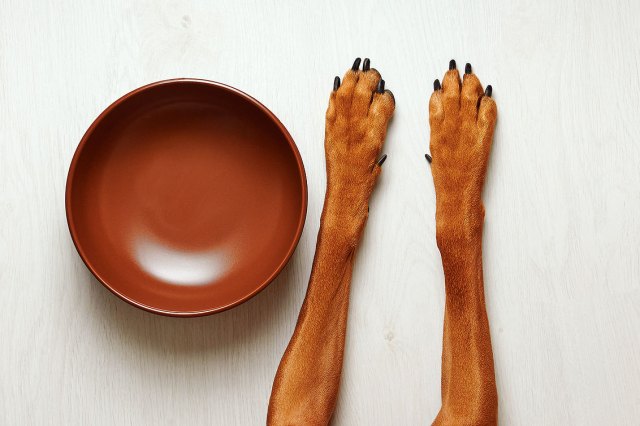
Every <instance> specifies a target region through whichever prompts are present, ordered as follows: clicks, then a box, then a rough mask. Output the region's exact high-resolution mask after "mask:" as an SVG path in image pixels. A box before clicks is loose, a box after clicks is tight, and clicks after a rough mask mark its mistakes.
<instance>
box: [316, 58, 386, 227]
mask: <svg viewBox="0 0 640 426" xmlns="http://www.w3.org/2000/svg"><path fill="white" fill-rule="evenodd" d="M394 109H395V99H394V96H393V93H391V91H390V90H386V89H385V81H384V80H383V79H382V77H381V75H380V73H379V72H378V71H377V70H376V69H374V68H371V62H370V60H369V59H368V58H367V59H365V60H364V61H363V62H362V69H360V58H357V59H356V60H355V62H354V64H353V66H352V67H351V69H349V70H348V71H347V72H346V74H345V75H344V77H343V78H342V81H341V80H340V78H339V77H336V78H335V79H334V84H333V91H332V92H331V96H330V98H329V107H328V109H327V114H326V130H325V152H326V161H327V199H328V200H330V201H331V202H332V203H333V204H336V205H339V207H338V208H337V209H336V210H339V212H338V211H336V212H335V213H336V214H337V215H339V216H341V217H342V219H344V220H347V221H349V220H352V219H358V218H363V219H366V215H367V211H368V204H369V197H370V195H371V192H372V191H373V187H374V185H375V182H376V178H377V177H378V175H379V174H380V170H381V166H382V163H383V162H384V161H385V159H386V155H383V156H380V153H381V149H382V144H383V142H384V139H385V136H386V133H387V126H388V124H389V120H390V119H391V116H392V115H393V112H394ZM355 222H356V223H359V221H358V220H355Z"/></svg>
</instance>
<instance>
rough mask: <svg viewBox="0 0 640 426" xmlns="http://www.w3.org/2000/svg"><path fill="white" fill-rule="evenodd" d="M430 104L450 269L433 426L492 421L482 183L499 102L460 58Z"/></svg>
mask: <svg viewBox="0 0 640 426" xmlns="http://www.w3.org/2000/svg"><path fill="white" fill-rule="evenodd" d="M450 68H453V69H450V70H449V71H448V72H447V73H446V74H445V77H444V79H443V82H442V87H441V88H440V87H439V83H438V82H436V84H434V86H435V89H436V90H434V92H433V94H432V95H431V99H430V102H429V123H430V126H431V144H430V150H431V154H432V155H433V160H432V163H431V172H432V174H433V182H434V185H435V190H436V241H437V244H438V248H439V249H440V254H441V257H442V266H443V268H444V275H445V294H446V301H445V315H444V338H443V347H442V407H441V409H440V412H439V413H438V416H437V417H436V419H435V421H434V423H433V424H434V425H495V424H497V416H498V395H497V391H496V382H495V377H494V367H493V353H492V350H491V337H490V333H489V321H488V319H487V311H486V308H485V300H484V284H483V278H482V226H483V221H484V206H483V204H482V199H481V195H482V188H483V186H484V181H485V175H486V171H487V161H488V159H489V153H490V151H491V144H492V139H493V131H494V128H495V123H496V119H497V109H496V103H495V101H494V100H493V99H492V98H491V97H490V90H491V89H490V88H488V92H487V94H488V95H489V96H485V92H484V91H483V90H482V85H481V84H480V81H479V80H478V78H477V77H476V75H475V74H473V73H472V72H471V66H470V65H468V64H467V67H466V71H468V72H465V74H464V77H463V80H462V82H461V81H460V75H459V73H458V70H457V69H455V62H454V61H452V63H451V65H450Z"/></svg>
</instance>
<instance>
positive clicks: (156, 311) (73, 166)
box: [65, 78, 308, 318]
mask: <svg viewBox="0 0 640 426" xmlns="http://www.w3.org/2000/svg"><path fill="white" fill-rule="evenodd" d="M184 83H192V84H201V85H203V86H209V87H215V88H218V89H222V90H224V91H226V92H228V93H230V94H232V95H234V96H239V97H240V98H242V99H243V100H245V101H248V102H250V103H251V104H253V105H254V106H256V107H258V109H260V110H261V111H262V113H264V114H265V115H266V116H267V118H269V119H270V120H271V121H272V122H273V123H274V124H275V125H276V126H277V127H278V129H279V131H280V132H281V133H282V135H283V136H284V138H285V140H286V141H287V143H288V144H289V148H290V149H291V152H292V153H293V155H294V158H295V160H296V164H297V167H298V172H299V175H300V184H301V188H302V194H301V195H302V209H301V211H300V217H299V218H298V226H297V228H296V234H295V237H294V238H293V240H292V241H291V244H290V245H289V248H288V250H287V253H286V255H285V256H284V258H283V259H282V261H281V262H280V264H279V265H278V267H277V268H276V269H275V270H274V271H273V272H272V273H271V275H269V276H268V277H267V278H266V279H265V280H264V281H263V282H262V283H260V285H258V286H257V287H256V288H255V289H253V290H252V291H251V292H249V293H248V294H246V295H244V296H242V297H241V298H239V299H238V300H236V301H234V302H231V303H229V304H227V305H224V306H219V307H214V308H206V309H202V310H197V311H176V310H166V309H162V308H157V307H154V306H149V305H146V304H144V303H142V302H139V301H136V300H134V299H132V298H130V297H129V296H127V295H126V294H124V293H122V292H120V291H118V290H116V289H115V288H114V287H113V286H112V285H110V284H109V283H108V282H107V280H106V279H104V278H103V277H102V276H101V275H100V274H99V273H98V271H96V269H95V268H94V267H93V265H92V264H91V261H90V260H89V258H88V256H87V254H86V252H85V250H84V248H83V247H82V244H81V243H80V241H79V239H78V235H77V230H76V225H75V222H74V219H73V210H72V208H71V193H72V189H73V181H74V177H75V174H76V170H77V165H78V161H79V158H80V154H81V153H82V151H83V150H84V147H85V146H86V144H87V143H88V141H89V140H90V139H91V136H92V135H93V133H94V131H95V129H96V128H97V127H98V125H99V124H100V123H101V122H102V121H103V120H104V119H105V117H107V116H108V115H109V114H110V113H111V112H112V111H113V110H115V109H116V108H118V107H119V106H120V105H121V104H122V103H123V102H124V101H126V100H127V99H129V98H131V97H133V96H136V95H139V94H141V93H142V92H145V91H148V90H151V89H154V88H157V87H159V86H166V85H174V84H184ZM307 205H308V188H307V175H306V173H305V168H304V164H303V162H302V157H301V156H300V152H299V151H298V147H297V146H296V144H295V142H294V140H293V138H292V137H291V134H289V131H288V130H287V129H286V127H285V126H284V125H283V124H282V122H281V121H280V120H279V119H278V117H276V116H275V114H274V113H273V112H271V111H270V110H269V109H268V108H267V107H266V106H264V105H263V104H262V103H261V102H260V101H258V100H257V99H255V98H254V97H252V96H250V95H248V94H247V93H245V92H243V91H241V90H239V89H236V88H235V87H232V86H229V85H227V84H224V83H220V82H217V81H212V80H206V79H199V78H173V79H168V80H160V81H156V82H153V83H149V84H146V85H144V86H141V87H138V88H137V89H134V90H132V91H130V92H128V93H126V94H125V95H123V96H121V97H120V98H118V99H117V100H116V101H114V102H113V103H111V104H110V105H109V106H108V107H107V108H106V109H105V110H104V111H102V113H100V115H98V117H97V118H96V119H95V120H94V121H93V123H91V125H90V126H89V128H88V129H87V130H86V132H85V133H84V135H83V136H82V139H81V140H80V143H79V144H78V146H77V147H76V150H75V153H74V154H73V158H72V160H71V164H70V165H69V171H68V174H67V182H66V187H65V212H66V217H67V226H68V228H69V233H70V234H71V239H72V240H73V245H74V246H75V248H76V250H77V252H78V254H79V255H80V258H81V259H82V261H83V262H84V264H85V266H86V267H87V269H89V271H90V272H91V273H92V274H93V276H94V277H95V278H96V279H97V280H98V281H99V282H100V283H101V284H102V285H103V286H104V287H106V288H107V289H108V290H109V291H111V292H112V293H113V294H115V295H116V296H118V297H119V298H120V299H122V300H124V301H125V302H127V303H129V304H131V305H133V306H135V307H137V308H140V309H143V310H145V311H147V312H151V313H154V314H160V315H164V316H170V317H183V318H187V317H199V316H205V315H211V314H215V313H219V312H223V311H226V310H228V309H231V308H233V307H235V306H238V305H240V304H242V303H244V302H246V301H247V300H249V299H251V298H252V297H254V296H255V295H256V294H258V293H260V292H261V291H262V290H264V289H265V288H266V287H267V286H268V285H269V284H270V283H271V282H272V281H273V280H274V279H275V278H276V277H277V276H278V275H279V274H280V272H282V270H283V269H284V267H285V266H286V265H287V263H288V262H289V260H290V259H291V256H292V255H293V253H294V251H295V249H296V247H297V246H298V243H299V241H300V237H301V236H302V231H303V229H304V224H305V221H306V217H307Z"/></svg>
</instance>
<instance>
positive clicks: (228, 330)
mask: <svg viewBox="0 0 640 426" xmlns="http://www.w3.org/2000/svg"><path fill="white" fill-rule="evenodd" d="M301 243H302V241H301ZM299 251H300V250H299V248H298V249H297V250H296V251H295V252H294V253H293V255H292V256H291V258H290V260H289V262H288V263H287V265H286V266H285V268H284V269H283V270H282V272H281V273H280V274H279V275H278V277H277V278H276V279H275V280H274V281H273V282H271V284H269V285H268V286H267V287H266V288H265V289H264V290H262V291H261V292H260V293H258V294H257V295H255V296H254V297H253V298H251V299H250V300H248V301H246V302H244V303H242V304H241V305H238V306H236V307H234V308H232V309H229V310H227V311H224V312H220V313H217V314H213V315H209V316H204V317H196V318H175V317H166V316H162V315H157V314H153V313H150V312H146V311H143V310H141V309H139V308H136V307H134V306H132V305H130V304H128V303H126V302H125V301H123V300H121V299H120V298H118V297H116V296H115V295H114V294H112V293H111V292H110V291H109V290H107V289H106V288H105V287H104V286H103V285H102V284H101V283H100V282H99V281H98V280H97V279H96V278H95V277H94V276H93V275H92V274H91V272H90V271H89V270H87V269H86V268H84V265H82V270H83V273H84V274H85V277H86V279H84V280H83V279H80V280H78V285H83V286H87V287H88V290H87V289H85V291H86V292H88V293H89V297H88V301H87V300H86V299H85V302H86V305H85V308H86V309H87V311H88V312H86V315H88V316H92V317H93V318H94V319H95V321H94V322H95V323H96V326H97V327H99V330H97V331H96V332H99V333H107V334H109V338H110V339H111V340H113V339H117V338H119V339H122V340H123V343H124V345H123V346H124V348H135V349H136V351H143V352H150V353H156V354H157V355H159V356H164V355H166V354H176V355H177V354H180V355H183V356H187V357H188V356H194V357H195V356H201V355H202V354H204V353H207V354H208V355H207V357H209V356H211V355H212V353H217V352H220V353H231V352H232V351H233V349H234V348H237V347H238V346H246V345H251V344H254V343H256V345H257V346H259V347H262V348H263V347H265V345H266V344H268V342H269V341H271V342H273V341H274V339H276V341H277V340H280V339H278V336H279V335H280V337H282V336H281V334H282V330H285V329H287V328H290V329H291V331H292V330H293V327H294V325H295V315H296V313H297V310H298V309H299V307H296V308H295V309H294V308H293V307H292V305H294V304H296V293H297V292H296V291H295V288H291V286H297V285H301V286H302V285H306V283H303V282H302V281H303V279H302V277H301V276H300V274H299V273H296V271H299V270H300V268H296V267H295V266H296V265H297V264H298V263H299V258H300V257H301V256H300V255H299V254H298V252H299ZM78 262H80V260H79V259H78ZM287 324H289V325H290V327H287ZM113 336H116V337H113ZM259 340H264V341H265V343H264V344H261V343H260V342H258V341H259ZM271 347H273V343H271ZM163 354H164V355H163ZM280 355H282V354H281V353H278V354H277V356H278V357H279V356H280ZM274 356H276V355H274Z"/></svg>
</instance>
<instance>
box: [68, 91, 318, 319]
mask: <svg viewBox="0 0 640 426" xmlns="http://www.w3.org/2000/svg"><path fill="white" fill-rule="evenodd" d="M306 210H307V182H306V177H305V172H304V166H303V164H302V159H301V158H300V154H299V152H298V149H297V148H296V145H295V143H294V141H293V139H292V138H291V136H290V135H289V133H288V132H287V130H286V129H285V127H284V126H283V125H282V123H280V121H279V120H278V119H277V118H276V117H275V115H273V114H272V113H271V111H269V110H268V109H267V108H266V107H265V106H264V105H262V104H261V103H260V102H258V101H257V100H255V99H253V98H252V97H250V96H248V95H246V94H245V93H242V92H241V91H239V90H237V89H234V88H232V87H229V86H225V85H223V84H220V83H215V82H211V81H204V80H193V79H178V80H168V81H160V82H157V83H152V84H150V85H147V86H144V87H141V88H139V89H137V90H134V91H133V92H131V93H129V94H127V95H125V96H123V97H122V98H120V99H118V100H117V101H116V102H114V103H113V104H112V105H111V106H109V107H108V108H107V109H106V110H105V111H104V112H103V113H102V114H100V116H99V117H98V118H97V119H96V120H95V121H94V122H93V124H92V125H91V127H89V130H87V132H86V133H85V135H84V137H83V138H82V140H81V141H80V144H79V145H78V148H77V150H76V152H75V155H74V157H73V160H72V162H71V166H70V168H69V175H68V177H67V188H66V212H67V222H68V224H69V230H70V232H71V237H72V238H73V242H74V244H75V246H76V248H77V250H78V253H79V254H80V257H81V258H82V260H83V261H84V263H85V264H86V265H87V267H88V268H89V270H90V271H91V272H92V273H93V275H95V276H96V278H97V279H98V280H99V281H100V282H101V283H102V284H104V286H105V287H107V288H108V289H109V290H111V291H112V292H113V293H115V294H116V295H117V296H119V297H120V298H122V299H123V300H125V301H127V302H129V303H131V304H133V305H135V306H137V307H139V308H142V309H145V310H147V311H150V312H154V313H158V314H163V315H172V316H198V315H207V314H211V313H214V312H219V311H222V310H225V309H228V308H231V307H233V306H236V305H238V304H240V303H242V302H244V301H246V300H247V299H249V298H251V297H252V296H254V295H255V294H256V293H258V292H259V291H260V290H262V289H264V288H265V287H266V286H267V285H268V284H269V283H270V282H271V281H272V280H273V279H274V278H275V277H276V276H277V275H278V273H279V272H280V271H281V270H282V268H284V266H285V265H286V263H287V261H288V260H289V258H290V257H291V255H292V253H293V251H294V250H295V247H296V245H297V243H298V240H299V238H300V234H301V233H302V228H303V226H304V221H305V216H306Z"/></svg>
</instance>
